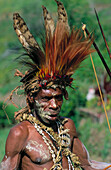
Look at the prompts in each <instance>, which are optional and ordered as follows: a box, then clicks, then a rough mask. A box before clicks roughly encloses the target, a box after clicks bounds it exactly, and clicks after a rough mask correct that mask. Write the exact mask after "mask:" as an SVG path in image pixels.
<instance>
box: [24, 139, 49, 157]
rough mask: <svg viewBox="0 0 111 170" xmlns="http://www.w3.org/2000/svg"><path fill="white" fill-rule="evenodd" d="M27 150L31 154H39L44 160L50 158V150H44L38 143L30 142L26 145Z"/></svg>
mask: <svg viewBox="0 0 111 170" xmlns="http://www.w3.org/2000/svg"><path fill="white" fill-rule="evenodd" d="M26 149H28V150H29V151H30V152H31V151H35V152H37V153H39V155H40V157H42V159H43V160H45V159H47V158H49V157H50V153H49V150H44V147H43V145H42V144H40V143H38V142H37V141H33V140H30V141H29V142H28V144H27V145H26Z"/></svg>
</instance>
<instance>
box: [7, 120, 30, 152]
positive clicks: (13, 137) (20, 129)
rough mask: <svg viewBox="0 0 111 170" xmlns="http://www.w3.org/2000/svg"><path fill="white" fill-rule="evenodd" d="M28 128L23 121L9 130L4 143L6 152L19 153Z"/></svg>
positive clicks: (23, 145) (23, 144) (24, 141)
mask: <svg viewBox="0 0 111 170" xmlns="http://www.w3.org/2000/svg"><path fill="white" fill-rule="evenodd" d="M30 126H31V124H30V123H29V122H28V121H24V122H21V123H19V124H17V125H16V126H14V127H12V128H11V130H10V132H9V135H8V137H7V141H6V152H10V153H11V152H13V151H15V150H16V151H17V152H20V151H21V150H23V149H24V147H25V143H26V141H27V139H28V136H29V128H30Z"/></svg>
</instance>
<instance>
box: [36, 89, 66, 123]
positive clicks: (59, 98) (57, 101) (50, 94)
mask: <svg viewBox="0 0 111 170" xmlns="http://www.w3.org/2000/svg"><path fill="white" fill-rule="evenodd" d="M35 101H36V106H37V108H38V109H37V114H38V115H39V116H40V118H41V119H42V120H43V121H44V122H45V123H50V122H52V121H55V120H56V119H57V117H58V115H59V112H60V110H61V106H62V103H63V94H62V91H61V90H60V89H59V88H56V90H54V89H52V88H50V89H42V90H41V91H40V92H39V93H38V94H37V96H36V98H35Z"/></svg>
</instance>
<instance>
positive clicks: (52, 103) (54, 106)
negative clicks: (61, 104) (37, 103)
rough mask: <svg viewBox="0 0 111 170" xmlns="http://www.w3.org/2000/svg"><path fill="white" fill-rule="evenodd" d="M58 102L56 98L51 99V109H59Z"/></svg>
mask: <svg viewBox="0 0 111 170" xmlns="http://www.w3.org/2000/svg"><path fill="white" fill-rule="evenodd" d="M57 107H58V106H57V102H56V99H55V98H52V99H51V101H50V108H51V109H55V110H56V109H57Z"/></svg>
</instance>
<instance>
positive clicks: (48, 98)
mask: <svg viewBox="0 0 111 170" xmlns="http://www.w3.org/2000/svg"><path fill="white" fill-rule="evenodd" d="M51 98H52V97H49V96H45V97H42V101H43V102H47V101H49V100H50V99H51Z"/></svg>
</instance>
